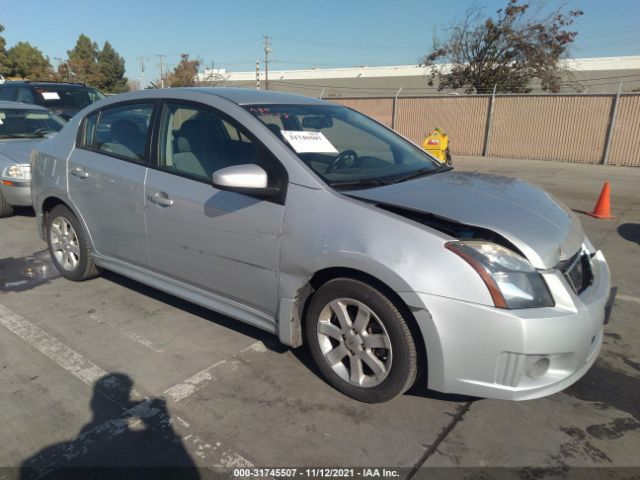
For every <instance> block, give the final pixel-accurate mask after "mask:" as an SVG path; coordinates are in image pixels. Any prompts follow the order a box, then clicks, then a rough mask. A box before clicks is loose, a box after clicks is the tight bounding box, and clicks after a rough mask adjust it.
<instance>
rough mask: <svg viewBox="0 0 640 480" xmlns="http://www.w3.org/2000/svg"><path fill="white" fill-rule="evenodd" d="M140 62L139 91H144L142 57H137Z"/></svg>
mask: <svg viewBox="0 0 640 480" xmlns="http://www.w3.org/2000/svg"><path fill="white" fill-rule="evenodd" d="M138 60H140V90H144V57H138Z"/></svg>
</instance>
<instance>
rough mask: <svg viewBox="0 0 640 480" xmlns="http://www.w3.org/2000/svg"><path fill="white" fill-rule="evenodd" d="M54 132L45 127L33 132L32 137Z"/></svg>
mask: <svg viewBox="0 0 640 480" xmlns="http://www.w3.org/2000/svg"><path fill="white" fill-rule="evenodd" d="M54 131H55V130H53V129H51V128H47V127H42V128H38V129H37V130H35V131H34V132H33V134H34V135H45V134H47V133H51V132H54Z"/></svg>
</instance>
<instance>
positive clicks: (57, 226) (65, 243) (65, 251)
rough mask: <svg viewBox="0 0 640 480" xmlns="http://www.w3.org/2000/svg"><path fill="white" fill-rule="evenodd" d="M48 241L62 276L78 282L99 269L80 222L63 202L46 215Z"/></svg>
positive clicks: (95, 273)
mask: <svg viewBox="0 0 640 480" xmlns="http://www.w3.org/2000/svg"><path fill="white" fill-rule="evenodd" d="M47 245H48V247H49V253H50V254H51V259H52V260H53V263H54V264H55V266H56V268H57V269H58V271H59V272H60V274H61V275H62V276H63V277H65V278H68V279H69V280H73V281H76V282H79V281H82V280H88V279H90V278H93V277H96V276H97V275H98V274H99V273H100V271H99V270H98V267H97V266H96V265H95V263H94V262H93V259H92V258H91V256H90V250H89V242H88V241H87V237H86V236H85V233H84V230H83V229H82V226H81V225H80V222H79V221H78V219H77V218H76V216H75V215H74V214H73V212H71V210H69V209H68V208H67V207H66V206H64V205H58V206H56V207H54V209H53V210H51V212H50V213H49V215H48V216H47Z"/></svg>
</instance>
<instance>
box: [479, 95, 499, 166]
mask: <svg viewBox="0 0 640 480" xmlns="http://www.w3.org/2000/svg"><path fill="white" fill-rule="evenodd" d="M496 86H497V85H494V86H493V92H492V93H491V98H490V99H489V109H488V110H487V128H486V129H485V131H484V142H483V145H482V156H483V157H486V156H487V152H488V151H489V142H490V140H491V124H492V123H493V102H494V101H495V99H496Z"/></svg>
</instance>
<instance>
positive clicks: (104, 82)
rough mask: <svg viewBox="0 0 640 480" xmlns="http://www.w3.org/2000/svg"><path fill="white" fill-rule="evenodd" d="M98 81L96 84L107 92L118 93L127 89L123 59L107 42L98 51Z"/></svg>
mask: <svg viewBox="0 0 640 480" xmlns="http://www.w3.org/2000/svg"><path fill="white" fill-rule="evenodd" d="M98 73H99V76H98V83H97V84H96V86H97V87H98V88H99V89H100V90H102V91H104V92H107V93H120V92H125V91H127V90H128V85H127V79H126V78H125V76H124V59H123V58H122V57H121V56H120V55H118V53H117V52H116V51H115V50H114V49H113V47H112V46H111V44H110V43H109V42H104V46H103V47H102V50H100V52H99V53H98Z"/></svg>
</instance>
